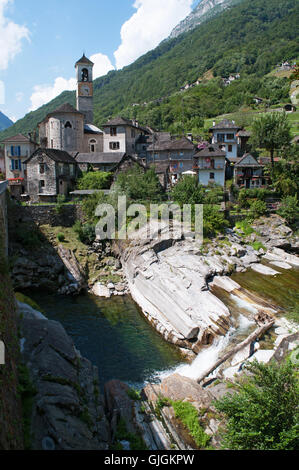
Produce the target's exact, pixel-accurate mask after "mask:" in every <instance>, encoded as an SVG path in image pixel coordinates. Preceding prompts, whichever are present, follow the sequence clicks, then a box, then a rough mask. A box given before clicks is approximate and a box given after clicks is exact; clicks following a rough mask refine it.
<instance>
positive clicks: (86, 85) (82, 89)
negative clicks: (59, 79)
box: [75, 54, 94, 124]
mask: <svg viewBox="0 0 299 470" xmlns="http://www.w3.org/2000/svg"><path fill="white" fill-rule="evenodd" d="M93 66H94V63H93V62H91V60H89V59H88V58H87V57H85V54H83V56H82V57H81V59H80V60H78V62H76V65H75V68H76V71H77V111H79V112H80V113H82V114H84V116H85V119H84V121H85V124H92V123H93V80H92V71H93Z"/></svg>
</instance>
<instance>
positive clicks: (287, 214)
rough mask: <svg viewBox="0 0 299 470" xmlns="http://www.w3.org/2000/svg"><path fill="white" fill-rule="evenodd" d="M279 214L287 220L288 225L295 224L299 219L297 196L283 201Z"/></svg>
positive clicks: (288, 197)
mask: <svg viewBox="0 0 299 470" xmlns="http://www.w3.org/2000/svg"><path fill="white" fill-rule="evenodd" d="M277 213H278V214H279V215H280V216H281V217H283V218H284V219H286V221H287V223H288V224H294V223H296V222H297V221H298V219H299V208H298V198H297V195H296V196H287V197H285V198H283V199H282V201H281V207H280V208H279V210H278V211H277Z"/></svg>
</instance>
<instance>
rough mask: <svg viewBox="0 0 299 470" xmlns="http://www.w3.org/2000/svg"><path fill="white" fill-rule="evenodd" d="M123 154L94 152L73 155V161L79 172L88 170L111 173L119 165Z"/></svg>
mask: <svg viewBox="0 0 299 470" xmlns="http://www.w3.org/2000/svg"><path fill="white" fill-rule="evenodd" d="M125 155H126V154H125V153H121V152H115V153H114V152H109V153H104V152H101V153H99V152H96V153H79V154H77V155H75V157H74V158H75V160H76V162H77V164H78V167H79V169H80V171H81V172H84V171H89V170H100V171H108V172H109V171H113V170H114V168H115V167H116V166H117V165H118V164H119V162H120V161H121V160H122V158H123V157H124V156H125Z"/></svg>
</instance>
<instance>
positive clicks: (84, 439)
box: [18, 303, 110, 450]
mask: <svg viewBox="0 0 299 470" xmlns="http://www.w3.org/2000/svg"><path fill="white" fill-rule="evenodd" d="M18 308H19V316H20V319H21V325H20V326H21V332H22V339H21V352H22V359H23V362H24V363H25V365H26V367H27V368H28V370H29V371H30V378H31V381H32V384H33V387H34V388H35V391H36V394H35V396H34V398H33V405H32V416H31V447H32V449H33V450H107V449H108V443H109V441H110V428H109V424H108V421H107V419H106V415H105V410H104V399H103V397H102V395H101V394H100V390H99V377H98V370H97V368H96V367H95V366H93V365H92V364H91V363H90V362H89V361H88V360H87V359H85V358H84V357H82V356H81V354H80V352H79V351H78V350H77V349H76V348H75V346H74V344H73V342H72V340H71V339H70V337H69V336H68V335H67V334H66V332H65V330H64V328H63V327H62V326H61V324H60V323H58V322H55V321H49V320H48V319H47V318H45V317H44V316H43V315H42V314H41V313H39V312H37V311H35V310H33V309H32V308H31V307H29V306H28V305H26V304H21V303H19V305H18Z"/></svg>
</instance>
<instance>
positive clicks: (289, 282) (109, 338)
mask: <svg viewBox="0 0 299 470" xmlns="http://www.w3.org/2000/svg"><path fill="white" fill-rule="evenodd" d="M277 270H278V271H280V272H281V274H280V275H277V276H275V277H272V276H271V277H270V276H265V275H261V274H258V273H256V272H254V271H252V270H248V271H247V272H246V273H239V274H234V275H233V276H232V278H233V279H234V280H235V281H236V282H237V283H239V284H240V285H241V287H243V288H245V289H247V290H249V291H251V292H254V293H256V294H258V295H259V296H261V297H263V298H264V299H265V300H270V302H271V303H273V304H275V305H277V306H278V307H280V309H281V310H280V311H279V315H283V316H284V315H289V314H291V315H292V318H293V319H295V320H297V321H298V322H299V292H298V280H299V270H298V269H292V270H289V271H285V270H281V269H277ZM213 292H214V293H215V294H216V295H217V296H218V297H219V298H220V299H221V300H222V301H223V302H224V303H225V304H226V305H227V306H228V307H229V309H230V311H231V314H232V318H233V322H232V328H231V329H230V331H229V332H228V334H227V335H226V337H221V338H219V339H218V340H217V341H216V342H215V343H214V344H213V345H212V346H210V347H209V348H208V349H204V350H203V351H202V352H201V353H200V354H199V355H198V356H197V358H196V359H195V360H194V361H193V363H192V364H188V363H187V362H186V361H185V360H183V359H182V355H181V354H180V353H179V351H178V350H177V348H175V347H174V346H172V345H171V344H168V343H167V342H165V340H164V339H163V338H162V337H161V336H160V335H159V334H158V333H157V332H156V331H155V330H154V329H153V328H152V327H151V325H150V324H149V323H148V322H147V320H146V319H145V318H144V316H143V315H142V313H141V311H140V309H139V308H138V306H137V305H136V304H135V303H134V301H133V300H132V299H131V297H130V296H125V297H112V298H111V299H102V298H99V297H95V296H93V295H89V294H88V295H83V296H79V297H61V296H55V295H49V294H41V293H37V292H30V294H29V295H30V297H31V298H33V299H34V300H35V301H36V302H37V303H38V304H39V306H40V307H41V309H42V310H43V312H44V313H45V315H46V316H47V317H48V318H49V319H51V320H56V321H59V322H61V323H62V325H63V326H64V327H65V329H66V331H67V333H68V334H69V335H70V336H71V337H72V339H73V341H74V343H75V345H76V347H77V348H78V349H79V350H80V351H81V353H82V355H84V356H85V357H87V358H88V359H89V360H90V361H91V362H92V363H93V364H95V365H97V366H98V368H99V374H100V379H101V384H102V385H103V384H104V383H105V382H107V381H109V380H111V379H119V380H122V381H124V382H126V383H128V384H129V385H130V386H133V387H136V388H139V387H142V386H143V384H144V383H145V382H148V381H155V380H157V379H161V378H163V377H166V376H168V375H169V374H170V373H173V372H177V373H179V374H181V375H184V376H187V377H190V378H196V377H198V375H199V374H200V372H203V371H204V370H206V369H207V368H208V366H209V364H211V363H212V362H214V361H215V360H216V359H217V357H218V356H219V354H220V353H221V352H222V351H224V350H225V349H226V348H227V347H228V345H229V346H231V345H232V344H233V343H237V342H240V341H242V340H243V339H244V338H245V337H246V336H248V334H250V333H251V332H252V331H253V330H254V329H255V328H256V324H255V323H254V322H253V321H252V319H250V317H252V314H254V313H255V312H254V307H253V306H252V305H251V304H249V303H246V302H245V301H242V300H241V299H239V298H237V297H235V296H233V295H231V294H228V293H226V292H224V291H223V290H221V289H217V288H216V289H215V288H213ZM271 335H272V336H273V333H271V332H269V333H268V334H267V335H266V337H265V339H264V340H263V342H261V347H262V348H265V349H267V348H268V347H269V345H271V342H272V340H273V338H272V336H271Z"/></svg>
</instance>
